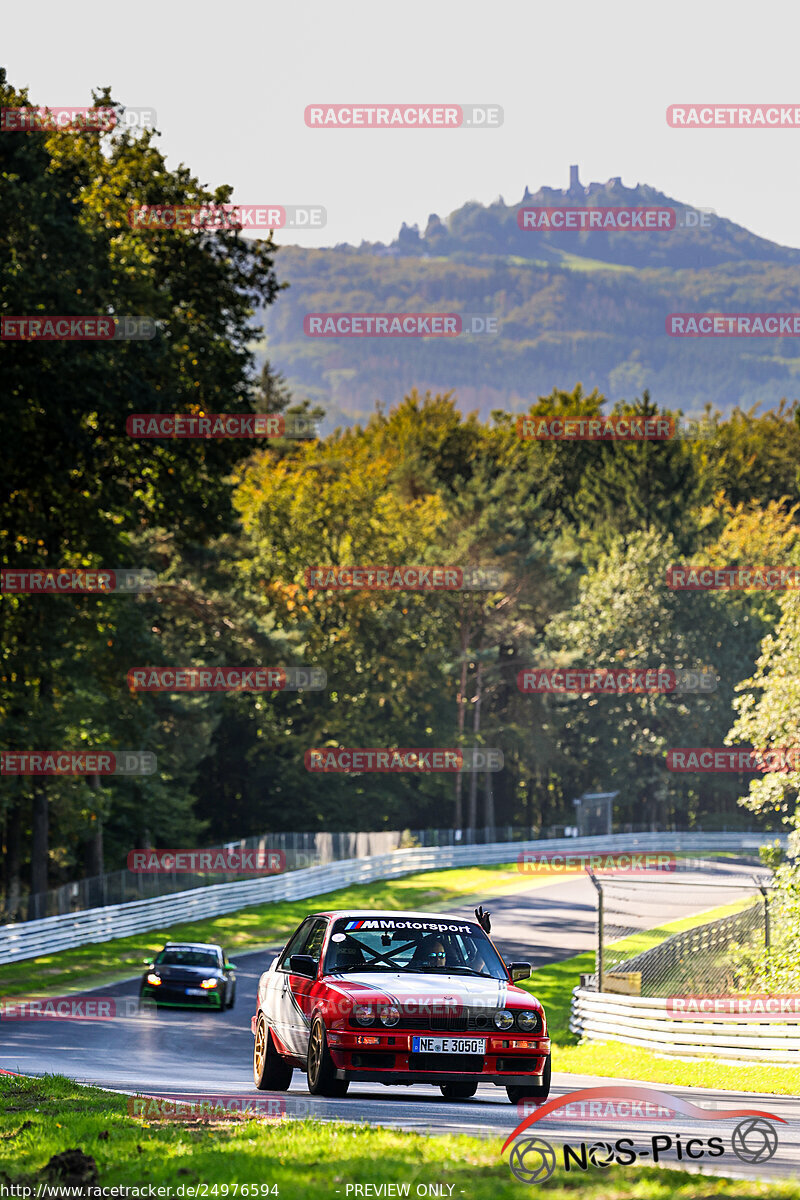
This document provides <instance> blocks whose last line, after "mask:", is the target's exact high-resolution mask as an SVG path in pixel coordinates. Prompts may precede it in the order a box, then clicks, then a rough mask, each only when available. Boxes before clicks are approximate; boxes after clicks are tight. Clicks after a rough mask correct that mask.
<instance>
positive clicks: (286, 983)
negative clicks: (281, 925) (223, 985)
mask: <svg viewBox="0 0 800 1200" xmlns="http://www.w3.org/2000/svg"><path fill="white" fill-rule="evenodd" d="M313 923H314V920H313V917H306V919H305V921H303V922H302V924H301V925H300V926H299V927H298V928H297V930H296V931H295V933H294V934H293V935H292V936H291V937H290V938H289V941H288V942H287V944H286V947H285V949H284V951H283V953H282V954H281V955H280V957H279V959H278V963H277V966H276V968H275V970H274V971H271V972H269V973H268V974H267V975H266V976H265V977H264V978H265V979H266V980H267V993H266V996H265V998H264V1000H265V1008H266V1014H267V1022H268V1024H269V1025H270V1027H271V1028H272V1029H273V1031H274V1033H275V1036H276V1038H277V1039H278V1042H279V1044H280V1046H281V1047H283V1048H284V1049H285V1050H287V1051H288V1052H289V1053H290V1054H297V1055H298V1056H302V1055H303V1054H304V1053H305V1052H304V1051H302V1052H301V1051H300V1050H299V1049H298V1047H300V1046H302V1044H303V1042H302V1038H299V1037H298V1033H297V1029H296V1026H297V1014H296V1006H295V1000H294V995H293V993H292V988H291V978H290V976H289V972H288V965H289V959H290V958H291V956H292V955H293V954H302V952H303V946H304V945H305V944H306V942H307V941H308V938H309V934H310V933H311V926H312V925H313ZM295 978H296V977H295Z"/></svg>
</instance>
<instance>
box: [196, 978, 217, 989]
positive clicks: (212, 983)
mask: <svg viewBox="0 0 800 1200" xmlns="http://www.w3.org/2000/svg"><path fill="white" fill-rule="evenodd" d="M218 983H219V980H218V979H204V980H203V982H202V983H201V984H200V987H201V988H205V989H206V991H208V989H209V988H215V987H216V986H217V984H218Z"/></svg>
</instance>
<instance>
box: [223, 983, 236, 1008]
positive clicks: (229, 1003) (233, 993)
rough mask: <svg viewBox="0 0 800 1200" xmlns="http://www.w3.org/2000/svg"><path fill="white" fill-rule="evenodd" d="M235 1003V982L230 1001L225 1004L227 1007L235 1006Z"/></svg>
mask: <svg viewBox="0 0 800 1200" xmlns="http://www.w3.org/2000/svg"><path fill="white" fill-rule="evenodd" d="M235 1003H236V985H235V984H234V985H233V987H232V988H231V998H230V1000H229V1001H228V1003H227V1004H226V1005H225V1007H226V1008H233V1006H234V1004H235Z"/></svg>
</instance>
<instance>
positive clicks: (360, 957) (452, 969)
mask: <svg viewBox="0 0 800 1200" xmlns="http://www.w3.org/2000/svg"><path fill="white" fill-rule="evenodd" d="M350 971H402V972H403V973H404V974H417V973H421V974H444V975H482V976H486V977H488V978H489V979H503V980H507V979H508V975H507V974H506V970H505V967H504V966H503V963H502V960H501V958H500V956H499V954H498V953H497V951H496V950H495V948H494V946H493V945H492V943H491V942H490V941H489V939H488V938H487V937H486V935H485V933H484V932H483V930H482V929H480V928H479V927H478V926H477V925H472V924H468V923H467V922H458V921H446V920H443V921H435V920H433V919H432V920H430V921H425V920H422V919H420V920H414V919H413V918H407V919H405V918H400V917H398V918H383V917H381V918H365V917H361V918H359V917H341V918H339V919H338V920H337V921H335V922H334V926H333V931H332V933H331V940H330V942H329V945H328V952H327V954H326V956H325V974H328V975H338V974H346V973H347V972H350Z"/></svg>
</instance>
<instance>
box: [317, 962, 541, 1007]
mask: <svg viewBox="0 0 800 1200" xmlns="http://www.w3.org/2000/svg"><path fill="white" fill-rule="evenodd" d="M325 982H326V983H327V984H328V986H329V987H335V988H336V990H337V991H340V992H343V993H344V994H345V995H348V996H352V997H353V998H354V999H357V1000H358V1001H359V1002H360V1003H367V1002H368V1001H369V999H370V997H373V998H374V997H375V996H376V995H377V994H379V993H380V995H382V996H386V997H388V998H389V999H395V1000H399V1001H401V1002H403V1001H406V1002H407V1001H413V1000H421V999H424V1000H426V1001H436V1000H440V1001H441V1002H446V1001H447V1000H451V1001H452V1000H455V1001H456V1002H457V1003H458V1004H460V1005H462V1006H463V1007H464V1008H503V1007H504V1006H505V1005H506V1004H507V1003H508V1001H510V1000H515V1001H517V1002H518V1003H519V1001H523V1002H524V1003H525V1004H526V1005H528V1006H529V1007H530V1008H537V1009H538V1008H540V1007H541V1005H540V1004H539V1001H538V1000H536V999H534V997H533V996H531V995H530V993H529V992H524V991H523V990H522V988H518V987H515V986H514V984H512V983H509V982H508V981H507V980H505V979H484V978H481V977H480V976H477V975H445V974H438V973H437V974H435V975H434V974H433V973H428V972H425V973H420V974H417V973H416V972H411V971H396V972H395V971H348V972H347V973H346V974H344V975H335V974H334V975H326V976H325Z"/></svg>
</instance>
